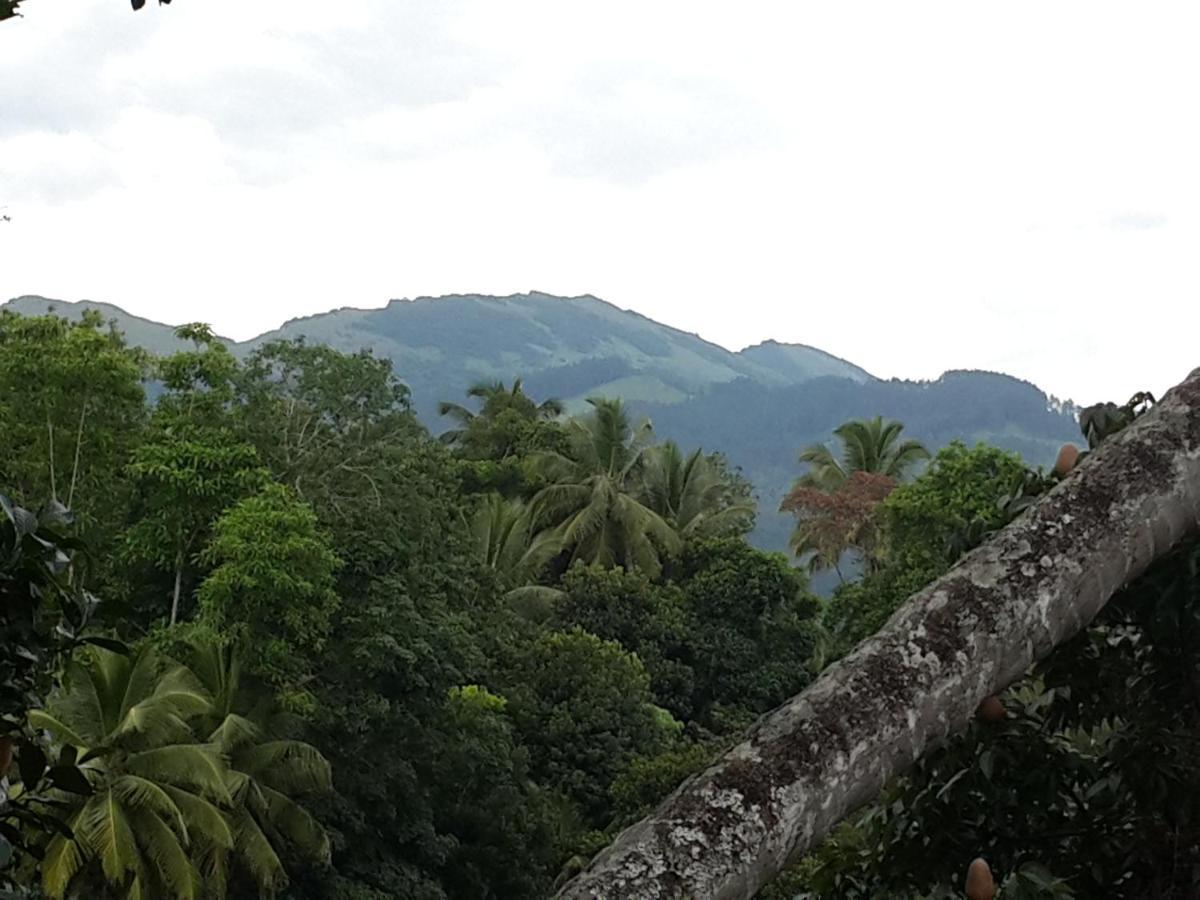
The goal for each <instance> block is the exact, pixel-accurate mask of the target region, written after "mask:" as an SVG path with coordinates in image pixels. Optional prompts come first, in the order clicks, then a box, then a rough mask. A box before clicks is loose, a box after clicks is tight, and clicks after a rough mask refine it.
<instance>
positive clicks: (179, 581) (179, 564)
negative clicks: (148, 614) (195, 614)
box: [171, 550, 183, 626]
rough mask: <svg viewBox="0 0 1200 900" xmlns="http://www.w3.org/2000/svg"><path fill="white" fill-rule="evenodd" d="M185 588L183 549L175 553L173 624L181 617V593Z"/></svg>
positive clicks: (172, 594) (172, 598) (172, 601)
mask: <svg viewBox="0 0 1200 900" xmlns="http://www.w3.org/2000/svg"><path fill="white" fill-rule="evenodd" d="M182 588H183V551H182V550H180V551H179V552H178V553H177V554H176V555H175V590H174V591H173V592H172V593H171V625H172V626H174V625H175V622H176V620H177V619H178V618H179V594H180V591H181V589H182Z"/></svg>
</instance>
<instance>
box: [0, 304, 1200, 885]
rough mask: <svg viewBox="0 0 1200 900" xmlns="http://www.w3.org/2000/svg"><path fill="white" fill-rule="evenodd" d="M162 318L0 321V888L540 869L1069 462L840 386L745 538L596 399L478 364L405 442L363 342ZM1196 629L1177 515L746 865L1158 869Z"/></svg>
mask: <svg viewBox="0 0 1200 900" xmlns="http://www.w3.org/2000/svg"><path fill="white" fill-rule="evenodd" d="M177 337H178V339H179V341H180V342H181V344H180V348H179V349H177V350H175V351H174V352H171V353H169V354H166V355H161V356H155V355H152V354H150V353H148V352H146V351H144V350H142V349H140V348H136V347H131V346H128V345H127V344H126V342H125V338H124V336H123V335H122V334H121V333H120V332H119V331H117V330H116V329H114V328H112V327H110V326H108V325H107V324H106V323H105V322H103V321H102V319H101V317H100V316H99V315H95V314H92V315H85V316H84V317H82V318H81V319H79V320H76V321H68V320H66V319H62V318H58V317H55V316H23V315H20V314H17V313H14V312H11V311H3V312H0V445H2V446H0V495H2V498H0V507H2V509H3V514H2V516H0V596H2V598H3V601H4V606H3V619H2V620H0V624H2V627H3V628H4V629H5V640H4V641H3V647H2V649H0V666H2V669H0V670H2V672H3V681H2V683H0V691H2V692H3V698H4V701H3V702H4V708H3V709H2V710H0V714H2V715H3V727H4V729H5V736H4V737H0V770H2V771H4V772H6V781H5V782H4V785H5V787H4V801H3V806H2V807H0V866H2V869H0V876H2V877H3V878H4V880H5V881H6V885H5V888H6V890H7V891H8V894H9V895H11V896H17V897H37V896H45V897H50V898H60V897H80V898H83V897H110V896H111V897H126V896H128V897H141V898H158V897H210V896H211V897H253V896H262V897H294V898H313V900H316V898H323V900H325V898H328V900H333V898H338V900H378V898H395V897H398V898H429V900H436V898H509V897H511V898H524V897H530V898H536V897H547V896H550V895H552V894H553V893H554V891H555V890H556V888H557V887H558V886H561V885H562V884H563V883H564V882H565V881H566V880H567V879H569V878H570V877H571V876H572V875H573V874H574V873H576V872H578V871H579V870H580V869H581V868H582V867H583V866H585V865H586V863H587V861H588V860H589V859H590V858H591V857H592V855H593V854H594V853H595V852H597V851H598V850H599V849H600V848H602V847H603V846H604V845H605V844H606V843H608V842H609V841H610V840H611V839H612V838H613V836H614V835H615V834H616V833H617V832H618V831H620V830H621V829H622V828H623V827H624V826H626V825H628V824H630V823H632V822H634V821H636V820H637V819H639V818H640V817H641V816H642V815H643V814H645V813H646V812H647V811H648V810H649V809H651V808H652V807H653V806H654V805H655V804H657V803H658V802H659V801H660V800H661V799H662V798H663V797H665V796H666V795H667V794H668V793H670V792H671V791H672V790H673V789H674V788H675V787H676V786H677V785H678V784H679V783H680V782H681V781H682V780H683V779H685V778H686V777H687V776H688V775H689V774H690V773H692V772H694V771H697V770H699V769H701V768H703V767H704V766H705V765H706V763H707V762H708V761H709V760H710V759H711V758H712V757H713V756H714V755H715V754H716V753H717V752H719V751H720V750H722V749H723V748H724V747H726V746H728V744H729V743H730V742H731V741H732V740H733V739H735V738H736V737H737V736H738V735H739V734H740V733H741V732H742V731H743V730H744V729H745V728H746V727H747V726H748V725H750V724H751V723H752V722H753V721H754V720H755V719H756V718H757V717H758V716H760V715H761V714H762V713H764V712H766V711H768V710H770V709H772V708H773V707H775V706H777V705H778V704H780V703H781V702H783V701H784V700H786V699H787V698H789V697H791V696H792V695H794V694H795V693H797V692H798V691H800V690H802V689H803V688H804V687H805V686H806V685H807V684H808V683H809V682H810V681H811V680H812V678H813V677H814V675H815V674H816V673H818V672H820V671H821V669H822V668H823V667H825V666H826V665H828V664H829V663H830V662H831V661H833V660H835V659H837V658H838V657H840V656H842V655H844V654H845V653H847V652H848V651H849V650H850V649H852V648H853V647H854V646H855V644H856V643H857V642H859V641H860V640H862V639H863V638H864V637H867V636H868V635H870V634H871V633H872V632H873V631H874V630H875V629H877V628H878V627H879V626H880V625H881V624H882V623H883V622H884V621H885V620H886V619H887V618H888V616H889V615H890V614H891V612H892V611H893V610H895V609H896V607H897V606H898V605H899V604H900V603H901V602H902V601H903V600H904V599H905V598H907V597H908V596H909V594H910V593H912V592H913V591H914V590H915V589H917V588H919V587H921V586H922V585H924V584H925V583H927V582H928V581H930V580H931V579H932V578H935V577H937V576H938V575H940V574H941V573H942V572H944V571H946V569H947V568H949V566H950V565H952V563H953V562H954V561H955V560H956V559H957V558H958V557H960V556H961V555H962V554H963V553H965V552H967V551H969V550H970V549H971V548H972V547H973V546H975V545H977V544H978V543H980V542H981V541H982V540H984V539H985V538H986V537H987V536H988V535H989V534H990V533H992V532H993V531H995V530H996V529H999V528H1002V527H1003V526H1004V525H1005V524H1006V523H1007V522H1009V521H1011V520H1013V519H1014V518H1016V517H1018V516H1020V515H1021V513H1022V511H1023V509H1024V508H1025V507H1026V506H1027V505H1028V504H1029V503H1030V502H1032V501H1033V500H1034V499H1035V498H1037V497H1038V496H1040V495H1041V494H1043V493H1044V492H1045V491H1047V490H1048V489H1049V488H1050V487H1052V486H1053V485H1054V484H1055V483H1056V481H1057V480H1058V479H1059V478H1061V477H1062V476H1064V475H1065V474H1066V473H1067V472H1068V471H1069V470H1070V468H1071V465H1072V463H1073V460H1072V459H1070V458H1069V457H1070V454H1069V453H1065V454H1064V455H1063V457H1062V459H1060V462H1059V464H1057V465H1056V467H1055V469H1054V470H1052V471H1044V470H1042V469H1034V468H1030V467H1029V466H1028V465H1027V464H1026V463H1025V462H1024V461H1023V460H1022V459H1021V457H1020V456H1018V455H1017V454H1015V453H1013V452H1011V451H1005V450H1000V449H997V448H995V447H990V446H987V445H985V444H977V445H973V446H969V445H968V444H966V443H961V442H952V443H950V444H949V445H948V446H946V447H945V448H943V449H941V450H938V451H937V452H936V453H933V454H932V455H931V454H930V453H929V452H928V451H927V450H926V448H925V447H924V446H923V445H922V444H921V443H918V442H917V441H915V440H912V439H911V436H908V435H906V434H904V432H903V426H902V425H901V424H900V422H899V421H896V420H895V419H903V418H904V415H905V413H906V408H905V407H904V406H903V405H899V404H898V405H897V407H896V408H879V409H874V410H870V411H864V412H863V414H862V415H863V418H861V419H858V420H855V421H849V422H846V423H844V424H840V423H837V424H839V427H837V428H836V431H833V429H832V424H831V426H830V428H831V431H832V434H831V435H830V437H831V443H826V444H822V445H818V446H810V447H806V448H804V447H801V446H800V443H801V442H800V441H797V446H796V448H795V450H796V452H797V453H799V454H800V456H799V459H798V461H797V464H796V471H795V473H794V474H795V476H797V479H796V481H795V484H794V486H793V488H792V490H791V492H790V493H789V494H788V495H787V497H786V498H785V500H784V507H785V508H786V510H787V511H788V512H789V513H790V514H792V515H793V516H794V519H795V530H794V532H793V535H792V541H791V548H792V552H791V554H790V555H785V554H782V553H769V552H765V551H762V550H758V549H755V548H754V547H752V546H751V545H750V544H749V543H748V542H747V540H746V535H747V534H748V533H749V532H750V530H751V529H752V528H753V527H754V520H755V505H754V503H753V499H752V498H753V488H752V485H751V484H750V483H749V482H748V481H747V480H746V479H745V478H744V477H743V476H742V475H741V474H740V473H739V472H738V471H737V470H736V469H735V468H734V467H733V466H731V465H730V464H729V462H728V461H727V459H726V458H725V457H724V456H722V455H721V454H720V453H719V452H715V451H717V450H719V449H720V448H719V447H716V446H713V445H706V446H704V447H699V446H682V447H681V446H678V445H676V444H675V443H673V442H670V441H664V440H661V439H660V438H659V437H658V436H657V435H656V434H655V433H654V430H653V429H652V428H651V427H650V426H649V424H648V423H647V422H644V421H641V420H639V419H638V418H637V417H636V416H634V415H633V414H632V412H631V411H630V410H629V409H628V408H627V407H626V406H625V405H624V404H623V403H622V402H621V401H620V400H618V399H615V398H611V397H610V398H606V397H600V396H597V397H593V398H591V399H590V400H588V401H587V403H586V405H585V407H584V408H581V409H579V410H577V411H575V410H572V412H574V414H573V415H569V414H568V410H566V409H564V407H563V405H562V404H561V403H560V402H559V401H557V400H556V399H555V398H554V395H553V392H546V393H544V394H543V393H538V392H533V394H532V395H531V394H530V393H527V392H526V388H525V386H523V385H522V383H521V382H520V381H517V382H513V383H494V384H492V383H484V384H480V385H478V386H476V387H474V388H472V389H471V391H470V392H469V395H468V396H466V397H446V398H444V402H443V405H442V409H441V412H442V413H444V414H445V416H446V418H447V421H453V422H454V427H453V428H451V429H450V430H449V431H447V432H445V433H443V434H441V435H438V436H436V437H435V436H432V435H431V434H430V433H429V432H428V431H427V429H426V428H425V427H424V426H422V424H421V423H420V422H419V421H418V420H417V418H416V416H415V414H414V412H413V409H412V403H411V397H410V394H409V392H408V389H407V388H406V386H405V384H404V383H403V381H402V376H403V375H404V373H403V372H393V370H392V364H391V362H390V361H388V360H387V359H385V358H382V357H377V356H375V355H373V354H372V353H370V352H368V351H362V352H343V351H339V350H335V349H332V348H330V347H328V346H324V345H321V344H318V343H314V342H308V341H305V340H303V339H291V340H277V341H268V342H264V343H262V344H261V345H259V346H258V347H256V348H255V349H254V351H253V352H252V353H251V354H249V355H247V356H235V355H234V354H233V353H231V352H230V350H229V349H228V348H227V347H226V346H225V345H224V344H223V343H222V342H221V341H220V340H218V339H217V338H216V337H215V336H214V335H213V333H212V332H211V330H209V329H208V328H207V327H205V326H203V325H198V324H197V325H189V326H185V327H183V328H181V329H179V331H178V333H177ZM816 384H817V385H818V386H819V385H820V384H821V382H816ZM817 389H819V387H813V388H810V390H817ZM530 391H533V389H532V388H530ZM998 402H999V401H998ZM1151 402H1152V401H1151V399H1150V398H1146V397H1138V398H1135V399H1134V400H1133V401H1131V402H1130V403H1129V404H1127V405H1126V406H1124V407H1117V406H1111V405H1109V406H1104V407H1099V408H1095V409H1092V410H1088V411H1087V412H1086V413H1085V414H1084V415H1083V416H1082V418H1081V425H1082V426H1083V434H1082V435H1081V442H1082V443H1085V444H1086V445H1087V446H1088V447H1094V446H1095V445H1097V444H1099V443H1100V442H1101V441H1102V440H1103V439H1104V438H1105V437H1106V436H1107V435H1109V434H1111V433H1112V432H1114V431H1116V430H1118V429H1120V428H1121V427H1122V426H1124V425H1125V424H1127V423H1128V422H1129V421H1131V420H1132V419H1133V418H1134V417H1136V416H1137V415H1138V414H1139V413H1140V412H1141V411H1142V410H1144V409H1145V408H1146V407H1147V406H1148V405H1149V404H1150V403H1151ZM756 409H758V408H757V407H755V408H752V410H756ZM770 416H771V410H770V409H763V410H762V425H763V427H768V425H767V423H769V422H771V418H770ZM886 417H895V419H892V418H886ZM770 427H775V428H778V427H779V425H778V420H775V421H774V422H773V423H772V424H771V425H770ZM831 448H832V449H831ZM850 557H852V558H853V559H854V560H855V561H856V565H855V571H856V572H858V573H859V574H858V576H857V577H853V578H852V577H847V578H845V579H844V580H843V579H839V587H838V588H837V589H836V590H835V591H834V592H833V596H832V597H831V598H829V599H827V600H825V599H820V598H818V597H816V596H815V595H814V593H813V592H812V591H811V590H810V587H809V581H808V578H809V575H810V574H811V573H813V572H820V571H830V570H832V571H834V572H836V571H837V569H838V567H839V566H840V565H841V564H842V562H843V561H844V560H846V559H847V558H850ZM1198 629H1200V547H1198V546H1197V545H1196V544H1195V543H1193V544H1191V545H1189V546H1185V547H1182V548H1179V549H1177V550H1176V551H1175V552H1173V553H1172V554H1171V555H1170V556H1169V558H1167V559H1166V560H1164V561H1162V562H1160V563H1159V564H1158V565H1156V566H1155V567H1154V568H1153V569H1152V570H1151V572H1150V573H1149V574H1148V575H1147V576H1144V577H1143V578H1142V579H1140V580H1139V581H1137V582H1135V583H1134V584H1133V585H1131V586H1130V587H1128V588H1127V589H1126V590H1124V591H1123V592H1122V593H1121V595H1119V596H1118V597H1117V598H1116V599H1115V600H1114V601H1113V602H1112V603H1110V604H1109V605H1108V607H1107V608H1106V609H1105V611H1104V612H1103V613H1102V615H1101V616H1100V617H1099V618H1098V619H1097V620H1096V621H1095V622H1094V623H1092V624H1091V626H1090V627H1088V628H1087V629H1085V630H1084V631H1083V632H1082V633H1081V634H1080V636H1079V637H1078V638H1076V639H1075V640H1073V641H1072V642H1070V643H1069V644H1068V645H1066V646H1064V647H1062V648H1060V649H1059V651H1057V652H1056V653H1054V654H1053V655H1052V656H1051V657H1050V658H1049V659H1048V661H1046V662H1045V663H1043V664H1041V665H1039V666H1038V667H1037V668H1036V669H1035V671H1033V672H1031V673H1029V675H1028V677H1027V678H1025V679H1024V680H1023V681H1021V682H1019V683H1018V684H1017V685H1015V686H1014V687H1013V688H1011V689H1009V690H1008V691H1007V692H1006V693H1005V694H1004V695H1003V696H1002V697H996V698H990V700H989V702H988V703H985V705H984V707H982V708H981V714H980V716H979V720H978V722H976V723H975V724H974V725H973V726H972V728H971V730H970V731H969V732H968V733H966V734H964V735H962V736H960V737H958V738H956V739H954V740H952V741H950V742H949V743H947V744H946V745H944V746H941V747H939V748H937V749H935V750H934V751H933V752H932V753H930V754H928V755H927V756H926V757H925V758H924V759H923V760H922V762H921V763H920V764H919V766H918V767H917V768H916V769H915V770H913V771H910V772H909V773H907V774H905V775H904V776H902V777H900V778H897V779H895V780H894V781H893V782H892V783H891V784H890V785H889V787H888V789H887V791H886V793H885V795H884V796H882V797H881V798H879V800H878V802H877V803H875V804H873V805H871V806H869V807H868V808H866V809H865V810H863V811H861V812H860V813H859V814H858V815H856V816H855V817H854V818H853V819H852V820H850V821H847V822H846V823H844V824H843V825H842V826H841V828H840V829H839V830H838V831H837V832H836V833H835V834H834V835H833V836H832V837H831V839H830V840H828V841H827V842H826V843H825V844H824V845H823V846H822V847H821V848H820V849H819V850H817V851H816V852H815V853H812V854H810V855H808V856H807V857H805V858H803V859H800V860H796V862H795V865H794V866H793V867H792V868H791V869H790V870H789V871H788V872H787V873H786V874H785V875H784V876H783V877H782V878H781V879H780V880H779V881H778V882H777V883H776V884H774V885H772V886H771V887H770V888H768V889H767V891H766V892H765V893H766V894H767V895H768V896H769V897H771V898H785V897H796V896H808V897H844V898H869V897H929V898H934V897H960V896H962V892H963V878H964V876H965V875H966V874H967V872H968V867H971V872H972V877H973V878H974V885H975V887H976V888H978V887H979V885H980V884H981V883H982V882H984V881H986V886H985V887H983V888H979V890H985V889H986V891H988V893H987V894H983V893H977V894H972V895H971V896H973V897H974V896H991V891H992V890H993V888H992V880H993V877H994V880H995V884H996V885H997V886H998V888H999V890H1000V896H1002V897H1004V898H1009V900H1011V898H1020V897H1067V896H1079V897H1094V896H1110V897H1130V898H1132V897H1189V896H1194V894H1193V893H1192V891H1193V888H1192V885H1193V884H1194V883H1195V882H1196V880H1197V877H1198V876H1200V834H1198V832H1197V827H1198V824H1200V770H1197V768H1196V767H1195V765H1194V763H1193V760H1194V759H1195V752H1194V751H1195V750H1196V749H1197V746H1196V744H1197V735H1200V693H1198V692H1197V690H1196V685H1197V683H1198V681H1197V675H1198V674H1200V669H1198V668H1197V666H1198V661H1197V660H1196V659H1195V657H1194V649H1193V643H1194V642H1192V641H1191V640H1190V637H1191V636H1192V634H1193V633H1194V632H1196V631H1197V630H1198ZM977 857H982V858H984V859H986V861H987V864H986V865H982V866H981V865H976V866H973V867H972V860H975V859H976V858H977ZM988 867H990V871H986V870H987V869H988ZM981 872H983V873H984V874H981ZM993 873H994V875H993Z"/></svg>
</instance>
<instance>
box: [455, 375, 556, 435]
mask: <svg viewBox="0 0 1200 900" xmlns="http://www.w3.org/2000/svg"><path fill="white" fill-rule="evenodd" d="M467 396H468V397H471V398H473V399H476V400H480V401H482V403H481V405H480V409H479V412H478V413H476V412H473V411H472V410H470V409H468V408H467V407H465V406H463V405H462V404H459V403H450V402H447V401H442V402H441V403H439V404H438V415H439V416H449V417H450V418H451V419H453V420H454V422H455V423H456V427H454V428H451V429H450V430H448V431H445V432H443V433H442V434H441V436H440V438H439V440H441V441H442V442H443V443H447V444H458V443H460V442H461V441H462V440H463V438H464V437H465V436H466V433H467V429H468V428H470V427H471V423H472V422H474V421H476V420H477V419H484V420H492V419H495V418H496V417H497V416H499V415H500V414H501V413H503V412H505V411H507V410H513V411H515V412H516V413H517V414H518V415H520V416H521V417H522V418H525V419H528V420H530V421H551V420H553V419H557V418H558V417H559V416H561V415H562V414H563V412H565V410H566V407H565V406H564V405H563V403H562V401H561V400H556V399H554V398H551V399H549V400H544V401H542V402H541V403H536V402H535V401H534V400H533V398H532V397H530V396H529V395H528V394H526V393H525V390H524V387H523V386H522V384H521V379H520V378H517V379H515V380H514V381H513V383H512V387H511V388H509V387H505V386H504V382H502V381H478V382H476V383H475V384H473V385H471V386H470V387H469V388H467Z"/></svg>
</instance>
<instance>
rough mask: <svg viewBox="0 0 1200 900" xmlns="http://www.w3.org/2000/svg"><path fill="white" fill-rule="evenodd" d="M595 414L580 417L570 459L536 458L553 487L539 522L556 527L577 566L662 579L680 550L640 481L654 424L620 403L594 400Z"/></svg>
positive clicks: (542, 495) (570, 433)
mask: <svg viewBox="0 0 1200 900" xmlns="http://www.w3.org/2000/svg"><path fill="white" fill-rule="evenodd" d="M588 403H589V404H591V407H592V410H591V412H590V413H589V414H588V415H587V416H585V417H583V418H576V419H572V420H571V422H570V423H569V425H568V429H567V440H568V450H567V452H565V453H558V452H553V451H545V452H541V453H537V454H535V455H534V456H533V457H532V458H531V459H532V463H533V466H534V471H536V472H538V473H539V474H540V475H541V476H542V477H544V478H545V479H546V480H547V481H549V482H550V483H549V484H548V485H547V486H546V487H544V488H542V489H541V490H540V491H539V492H538V494H537V496H536V498H535V499H534V504H535V521H536V522H537V523H538V525H539V526H546V527H551V528H553V529H554V531H555V534H556V536H557V538H558V539H559V540H560V541H561V543H562V545H563V547H564V548H565V549H566V550H567V551H568V552H569V554H570V560H571V561H572V562H573V561H575V560H583V561H585V562H591V563H600V564H602V565H605V566H612V565H619V566H622V567H623V568H625V569H627V570H628V569H633V568H639V569H641V570H643V571H645V572H649V573H653V574H657V573H658V571H659V570H660V569H661V568H662V559H663V557H664V556H666V555H668V554H671V553H673V552H676V551H677V550H678V549H679V547H680V539H679V536H678V535H677V534H676V532H675V531H674V529H672V527H671V526H670V525H669V524H668V523H667V522H666V521H665V520H664V519H663V518H662V516H660V515H659V514H658V513H656V512H654V510H652V509H650V508H649V507H647V506H646V505H645V504H644V503H642V502H641V500H640V499H639V498H638V494H637V490H638V488H637V476H638V474H639V471H640V469H639V467H640V464H641V462H642V454H643V452H644V451H645V450H646V447H647V445H648V443H649V440H650V437H651V428H650V423H649V422H642V423H640V424H638V425H634V424H632V423H631V421H630V419H629V415H628V412H627V411H626V409H625V407H624V405H623V404H622V403H621V402H620V401H619V400H605V399H601V398H592V399H590V400H589V401H588Z"/></svg>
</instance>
